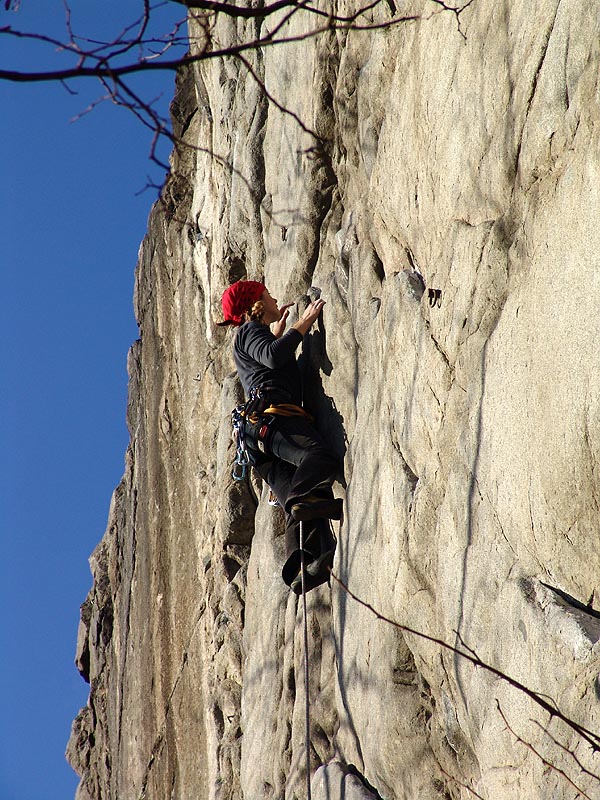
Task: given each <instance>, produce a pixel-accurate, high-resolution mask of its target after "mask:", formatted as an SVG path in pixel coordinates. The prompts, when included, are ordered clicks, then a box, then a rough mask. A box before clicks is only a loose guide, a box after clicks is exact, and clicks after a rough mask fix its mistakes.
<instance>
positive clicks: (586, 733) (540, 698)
mask: <svg viewBox="0 0 600 800" xmlns="http://www.w3.org/2000/svg"><path fill="white" fill-rule="evenodd" d="M331 577H332V578H333V579H334V580H335V582H336V583H337V584H338V585H339V586H340V587H341V588H342V590H343V591H344V592H346V594H348V596H349V597H351V598H352V599H353V600H354V601H355V602H357V603H358V604H359V605H361V606H363V608H366V609H367V610H368V611H370V612H371V613H372V614H374V616H375V617H377V619H380V620H381V621H382V622H386V623H387V624H389V625H392V626H393V627H395V628H397V629H398V630H401V631H403V632H404V633H409V634H412V635H413V636H416V637H418V638H419V639H424V640H426V641H428V642H431V643H432V644H436V645H438V647H441V648H442V649H444V650H447V651H448V652H450V653H454V654H455V655H458V656H460V657H461V658H462V659H464V660H465V661H469V662H470V663H471V664H473V665H474V666H475V667H479V668H480V669H483V670H485V671H486V672H489V673H490V674H491V675H494V676H496V677H497V678H499V679H500V680H501V681H503V682H504V683H507V684H508V685H509V686H512V687H513V688H514V689H517V690H518V691H519V692H522V693H523V694H525V695H527V697H529V698H530V699H531V700H533V702H534V703H535V704H536V705H537V706H539V707H540V708H541V709H542V710H543V711H545V712H546V713H547V714H549V716H550V719H552V718H553V717H556V718H557V719H559V720H561V722H563V723H564V724H565V725H566V726H567V727H569V728H571V730H572V731H574V732H575V733H576V734H577V735H578V736H580V737H581V738H582V739H583V740H584V741H585V742H587V744H589V745H590V747H591V748H592V750H593V751H594V752H599V751H600V734H597V733H595V732H594V731H591V730H589V729H588V728H586V727H585V726H584V725H582V724H580V723H579V722H576V721H575V720H573V719H571V718H570V717H568V716H567V715H566V714H564V713H563V712H562V711H561V710H560V709H559V707H558V705H557V704H556V702H555V701H554V700H552V698H548V697H547V696H546V695H544V694H542V693H541V692H537V691H535V689H531V688H530V687H529V686H526V685H525V684H524V683H521V681H519V680H517V679H516V678H513V677H512V676H510V675H508V674H507V673H505V672H503V671H502V670H501V669H498V668H497V667H494V666H492V664H488V663H487V662H485V661H483V659H481V658H479V656H478V655H477V654H476V653H475V651H474V650H473V649H472V648H470V647H469V648H466V647H465V645H464V643H463V642H462V639H460V636H459V634H458V633H457V636H459V639H460V641H461V644H463V647H465V649H464V650H461V649H459V648H458V647H455V646H454V645H451V644H449V643H448V642H445V641H444V640H443V639H440V638H438V637H436V636H431V635H429V634H427V633H423V631H418V630H416V629H415V628H411V627H410V626H409V625H403V624H402V623H400V622H397V621H396V620H393V619H390V617H386V616H385V615H384V614H382V613H381V612H380V611H378V610H377V609H376V608H374V607H373V606H372V605H371V604H370V603H367V602H366V601H365V600H362V599H361V598H360V597H358V596H357V595H356V594H355V593H354V592H352V591H351V590H350V589H349V588H348V586H347V585H346V584H345V583H344V581H342V580H341V578H338V577H337V575H336V574H335V573H334V572H333V571H332V572H331ZM594 777H597V776H594ZM598 780H600V776H598Z"/></svg>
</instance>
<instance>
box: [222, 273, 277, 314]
mask: <svg viewBox="0 0 600 800" xmlns="http://www.w3.org/2000/svg"><path fill="white" fill-rule="evenodd" d="M221 305H222V307H223V316H224V318H225V319H224V321H223V322H219V323H218V324H219V325H241V324H242V323H243V322H249V321H250V320H256V321H257V322H263V323H264V324H265V325H270V324H271V323H272V322H277V320H279V319H281V311H280V310H279V308H278V306H277V300H275V299H274V298H273V297H271V295H270V293H269V291H268V289H267V288H266V287H265V285H264V283H260V282H259V281H236V282H235V283H233V284H232V285H231V286H229V288H227V289H225V291H224V292H223V297H222V298H221Z"/></svg>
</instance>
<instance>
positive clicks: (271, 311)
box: [260, 289, 281, 325]
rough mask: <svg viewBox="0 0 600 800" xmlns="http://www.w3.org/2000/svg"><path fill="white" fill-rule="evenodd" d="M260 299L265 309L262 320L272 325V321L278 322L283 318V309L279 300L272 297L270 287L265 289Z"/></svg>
mask: <svg viewBox="0 0 600 800" xmlns="http://www.w3.org/2000/svg"><path fill="white" fill-rule="evenodd" d="M260 300H261V303H262V304H263V308H264V310H265V313H264V314H263V318H262V321H263V322H264V323H266V324H267V325H270V324H271V323H272V322H278V321H279V320H280V319H281V311H280V310H279V306H278V305H277V300H275V298H274V297H271V295H270V293H269V290H268V289H265V290H264V292H263V293H262V295H261V298H260Z"/></svg>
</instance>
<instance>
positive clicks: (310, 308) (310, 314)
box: [292, 298, 325, 336]
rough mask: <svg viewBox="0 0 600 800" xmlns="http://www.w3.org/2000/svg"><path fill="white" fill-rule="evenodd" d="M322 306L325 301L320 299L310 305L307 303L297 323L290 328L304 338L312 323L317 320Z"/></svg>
mask: <svg viewBox="0 0 600 800" xmlns="http://www.w3.org/2000/svg"><path fill="white" fill-rule="evenodd" d="M324 305H325V300H321V298H319V299H318V300H313V301H312V303H309V304H308V305H307V306H306V309H305V310H304V313H303V314H302V316H301V317H300V319H299V320H298V322H296V324H295V325H292V328H296V330H297V331H299V332H300V333H301V334H302V335H303V336H304V334H305V333H307V332H308V331H309V330H310V328H311V326H312V324H313V322H315V321H316V319H317V318H318V316H319V314H320V313H321V310H322V309H323V306H324Z"/></svg>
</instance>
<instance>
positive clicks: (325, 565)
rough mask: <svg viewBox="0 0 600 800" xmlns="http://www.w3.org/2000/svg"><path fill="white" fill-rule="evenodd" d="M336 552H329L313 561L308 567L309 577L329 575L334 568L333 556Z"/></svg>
mask: <svg viewBox="0 0 600 800" xmlns="http://www.w3.org/2000/svg"><path fill="white" fill-rule="evenodd" d="M334 553H335V550H328V551H327V552H326V553H323V554H322V555H320V556H319V557H318V558H315V560H314V561H311V562H310V564H309V565H308V566H307V567H306V571H307V573H308V574H309V575H311V576H312V577H313V578H316V577H317V575H328V574H329V570H330V569H331V567H332V566H333V556H334Z"/></svg>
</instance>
